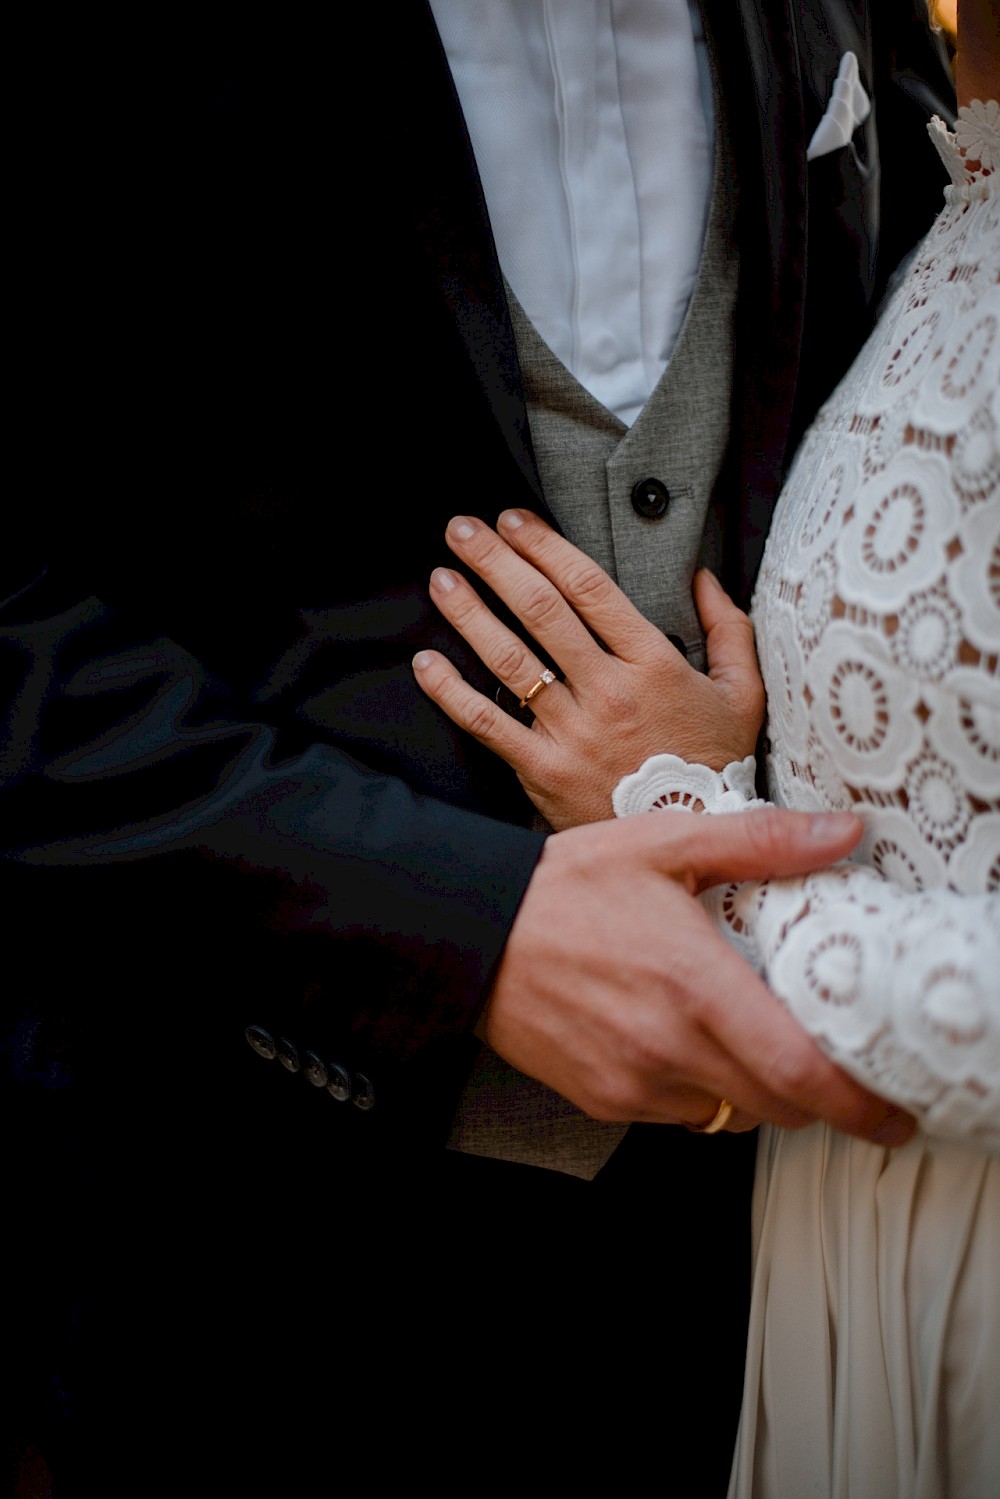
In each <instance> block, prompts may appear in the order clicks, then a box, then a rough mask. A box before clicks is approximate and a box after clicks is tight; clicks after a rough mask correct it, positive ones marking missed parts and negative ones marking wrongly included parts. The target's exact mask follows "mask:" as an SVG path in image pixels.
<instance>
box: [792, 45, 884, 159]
mask: <svg viewBox="0 0 1000 1499" xmlns="http://www.w3.org/2000/svg"><path fill="white" fill-rule="evenodd" d="M871 108H872V104H871V100H870V99H869V97H868V95H867V94H866V93H865V91H864V88H863V87H862V85H861V77H860V75H859V73H858V59H857V58H856V57H855V55H854V53H853V52H845V53H844V55H843V57H842V58H841V59H840V67H839V68H838V69H837V78H836V81H835V83H834V85H833V93H832V95H831V96H830V102H829V104H828V105H827V106H826V114H825V115H824V116H823V118H822V119H821V120H820V122H819V124H818V125H817V126H816V129H815V131H814V133H813V138H812V140H811V141H810V142H809V145H808V147H807V149H806V161H812V159H813V157H814V156H826V155H827V154H828V152H830V151H836V150H838V149H839V147H840V146H846V145H847V143H848V141H849V140H850V138H851V136H852V135H853V134H854V132H855V130H856V129H857V127H858V126H859V125H860V124H862V123H863V121H865V120H867V118H868V116H869V115H870V114H871Z"/></svg>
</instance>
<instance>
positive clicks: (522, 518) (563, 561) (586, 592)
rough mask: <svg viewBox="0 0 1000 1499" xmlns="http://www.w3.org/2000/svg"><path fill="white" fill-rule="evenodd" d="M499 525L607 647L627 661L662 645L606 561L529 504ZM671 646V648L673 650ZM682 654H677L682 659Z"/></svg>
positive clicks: (641, 657)
mask: <svg viewBox="0 0 1000 1499" xmlns="http://www.w3.org/2000/svg"><path fill="white" fill-rule="evenodd" d="M497 530H498V531H499V532H500V534H501V535H502V537H503V538H504V540H505V541H508V542H509V543H510V545H511V546H512V547H514V548H516V550H517V552H518V554H519V555H520V556H521V557H523V558H524V559H525V560H526V561H527V562H529V563H531V565H532V566H533V567H535V568H537V569H538V571H539V572H541V573H543V574H544V575H545V577H547V578H549V579H550V580H551V582H552V583H554V584H555V586H556V588H557V589H558V590H559V592H560V593H561V594H562V596H563V598H564V599H566V600H567V602H568V603H569V604H570V605H571V606H572V608H573V610H574V611H575V612H576V613H577V614H578V615H579V616H580V618H581V619H582V620H584V621H585V622H586V624H587V626H588V627H589V629H591V630H592V631H593V632H594V634H596V635H597V636H598V637H599V638H600V639H601V640H602V641H603V642H604V644H605V645H606V646H607V648H608V650H609V651H612V652H613V653H614V655H616V656H619V657H620V658H621V659H622V660H623V661H641V660H644V659H645V658H646V657H647V656H648V654H649V652H650V650H651V649H652V650H655V651H662V650H663V636H662V635H661V633H660V631H659V630H657V629H656V627H655V625H651V624H650V622H649V620H648V619H646V618H645V616H644V615H642V614H640V612H639V610H638V609H637V608H636V607H635V605H634V604H633V603H632V602H631V600H630V599H628V598H626V596H625V594H624V593H622V591H621V589H620V588H619V587H618V585H617V583H615V582H614V581H613V580H612V579H611V578H610V577H609V576H608V574H607V573H606V572H605V571H604V569H603V568H602V567H599V566H598V564H597V563H596V562H594V561H592V560H591V558H590V557H588V556H587V555H586V553H585V552H581V551H580V549H579V548H578V547H575V546H574V545H573V544H572V542H569V541H567V540H566V538H565V536H560V535H559V533H558V532H557V531H553V529H552V527H551V526H547V525H546V524H545V522H544V521H543V520H542V519H541V518H540V517H539V516H537V515H534V514H532V512H531V511H530V510H505V511H504V513H503V514H502V515H501V516H500V517H499V519H498V521H497ZM672 651H673V648H672V647H668V648H667V654H668V655H670V654H672ZM681 659H683V658H681V657H678V660H681Z"/></svg>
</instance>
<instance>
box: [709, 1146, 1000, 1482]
mask: <svg viewBox="0 0 1000 1499" xmlns="http://www.w3.org/2000/svg"><path fill="white" fill-rule="evenodd" d="M753 1243H754V1281H753V1301H752V1307H751V1314H750V1336H749V1350H748V1355H747V1370H746V1386H745V1389H744V1396H743V1409H742V1415H741V1419H740V1430H739V1436H738V1439H737V1447H736V1454H735V1458H734V1464H733V1475H732V1481H731V1484H730V1490H729V1493H730V1499H1000V1158H998V1157H995V1156H988V1155H986V1154H984V1153H982V1152H981V1151H977V1150H974V1149H972V1148H969V1147H966V1146H963V1145H958V1144H951V1143H949V1142H947V1141H931V1140H928V1139H926V1138H925V1137H923V1136H918V1137H917V1138H916V1139H914V1140H913V1141H911V1142H910V1144H909V1145H907V1146H905V1147H904V1148H903V1149H901V1150H897V1151H888V1150H884V1149H881V1148H879V1147H876V1146H872V1145H868V1144H865V1143H863V1142H861V1141H858V1140H853V1139H849V1138H848V1137H847V1136H844V1135H840V1134H837V1133H836V1132H835V1131H833V1130H831V1129H828V1128H827V1127H826V1126H825V1125H813V1126H812V1127H811V1128H809V1129H807V1130H800V1131H794V1132H789V1131H780V1130H774V1129H770V1128H767V1127H765V1128H762V1130H761V1139H760V1144H759V1155H758V1165H757V1178H756V1183H755V1188H754V1213H753Z"/></svg>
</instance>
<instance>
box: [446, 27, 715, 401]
mask: <svg viewBox="0 0 1000 1499" xmlns="http://www.w3.org/2000/svg"><path fill="white" fill-rule="evenodd" d="M431 8H432V10H433V12H434V17H435V20H436V22H437V25H438V29H439V31H440V33H441V38H442V41H443V43H444V47H445V51H446V53H447V55H448V60H449V63H450V65H451V70H452V74H453V76H454V79H455V86H456V88H457V90H458V95H459V99H460V101H461V104H462V109H463V111H464V113H465V118H466V122H467V124H468V127H469V134H470V136H471V139H472V147H473V150H474V151H475V154H476V161H477V163H478V166H479V173H480V177H481V179H482V183H483V192H484V194H485V197H486V204H487V208H488V210H489V215H490V221H491V224H492V227H493V233H494V237H495V239H496V243H497V252H498V255H499V258H500V265H501V268H502V270H503V272H504V275H505V276H506V277H507V280H508V282H509V283H510V285H511V287H512V288H513V290H514V292H515V294H516V296H517V298H518V300H519V301H520V303H521V305H522V307H523V308H524V310H525V312H526V313H527V314H528V316H529V317H530V319H531V321H532V322H533V323H534V325H535V327H536V328H537V329H538V331H539V333H540V334H541V335H542V337H543V338H544V339H545V341H546V343H547V344H548V345H549V347H550V348H551V349H552V350H553V352H554V353H555V354H557V355H558V356H559V358H560V359H561V360H562V362H563V363H564V364H565V365H566V366H567V368H568V369H569V370H570V371H571V373H572V374H573V375H574V376H575V377H576V379H577V380H579V382H580V383H581V385H583V386H585V388H586V389H587V390H589V391H590V392H591V394H592V395H594V396H596V397H597V399H598V400H599V401H601V402H602V404H603V405H605V406H606V407H607V408H608V409H609V410H611V411H613V412H615V414H616V415H617V416H619V417H620V418H621V420H622V421H624V422H625V423H626V424H627V425H631V423H632V422H633V421H634V420H635V418H636V417H637V416H638V414H639V412H640V411H641V410H642V407H643V405H644V404H645V402H646V399H647V397H648V396H649V395H650V393H651V391H652V390H653V388H654V386H655V385H656V383H657V381H658V380H659V378H660V375H661V374H662V373H663V370H664V369H665V367H666V365H667V362H668V360H669V358H670V354H671V351H672V350H673V347H674V343H675V341H676V339H677V335H678V333H679V332H680V328H681V324H682V322H683V320H684V314H685V312H686V311H687V306H688V302H689V300H690V296H691V292H692V289H693V287H694V283H695V278H696V276H697V272H698V262H699V258H700V253H701V245H702V239H703V237H704V232H705V224H706V219H707V212H708V198H709V188H710V182H711V171H712V161H711V156H712V135H713V129H712V95H711V85H710V82H709V77H708V66H707V56H706V52H705V42H704V37H703V33H702V26H701V17H700V13H699V11H698V7H697V5H696V4H695V3H694V0H690V3H689V0H591V3H589V4H587V3H584V0H431Z"/></svg>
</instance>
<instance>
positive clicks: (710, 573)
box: [699, 567, 724, 593]
mask: <svg viewBox="0 0 1000 1499" xmlns="http://www.w3.org/2000/svg"><path fill="white" fill-rule="evenodd" d="M699 571H700V572H702V573H703V574H704V575H705V577H706V578H707V579H708V581H709V582H710V583H711V585H712V587H713V588H717V589H718V590H719V592H720V593H722V592H724V589H723V587H722V584H721V583H720V582H719V580H718V578H717V577H716V576H715V574H714V573H713V571H712V569H711V568H710V567H703V568H700V569H699Z"/></svg>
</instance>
